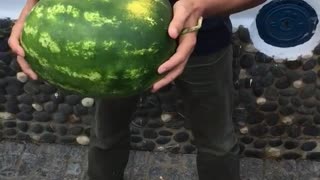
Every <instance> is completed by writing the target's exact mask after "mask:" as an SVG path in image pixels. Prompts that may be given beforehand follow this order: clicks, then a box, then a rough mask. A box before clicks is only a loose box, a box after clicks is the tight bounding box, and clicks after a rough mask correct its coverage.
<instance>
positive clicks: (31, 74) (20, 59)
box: [17, 56, 38, 80]
mask: <svg viewBox="0 0 320 180" xmlns="http://www.w3.org/2000/svg"><path fill="white" fill-rule="evenodd" d="M17 62H18V64H19V66H20V67H21V69H22V71H23V72H24V73H26V75H28V76H29V77H30V78H31V79H33V80H36V79H37V78H38V76H37V74H36V73H35V72H34V71H33V70H32V69H31V68H30V66H29V64H28V63H27V62H26V60H25V59H24V58H23V57H21V56H17Z"/></svg>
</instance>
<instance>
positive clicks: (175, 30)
mask: <svg viewBox="0 0 320 180" xmlns="http://www.w3.org/2000/svg"><path fill="white" fill-rule="evenodd" d="M265 1H266V0H178V1H177V2H176V3H175V4H174V6H173V19H172V21H171V23H170V25H169V29H168V33H169V35H170V37H171V38H173V39H179V46H178V48H177V50H176V53H175V54H174V55H172V56H171V57H170V58H169V59H168V60H167V61H166V62H165V63H163V64H162V65H160V66H159V68H158V73H159V74H162V73H166V75H165V76H164V78H162V79H161V80H159V81H158V82H156V83H155V84H154V85H153V87H152V92H155V91H157V90H159V89H160V88H162V87H163V86H166V85H167V84H169V83H170V82H172V81H173V80H174V79H176V78H177V77H178V76H179V75H180V74H181V73H182V72H183V70H184V67H185V65H186V63H187V60H188V59H189V57H190V55H191V53H192V51H193V49H194V46H195V45H196V41H197V35H196V33H195V32H191V33H187V34H183V35H181V31H182V30H183V29H184V28H188V27H192V26H195V25H196V24H197V22H198V19H199V18H200V17H201V16H226V15H229V14H232V13H236V12H239V11H243V10H246V9H249V8H252V7H255V6H257V5H259V4H262V3H263V2H265ZM213 41H214V39H213Z"/></svg>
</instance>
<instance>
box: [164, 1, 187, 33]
mask: <svg viewBox="0 0 320 180" xmlns="http://www.w3.org/2000/svg"><path fill="white" fill-rule="evenodd" d="M190 15H191V11H190V10H189V9H188V8H186V7H185V6H184V5H183V4H182V3H180V2H179V1H177V2H176V3H175V4H174V6H173V18H172V21H171V23H170V25H169V30H168V32H169V35H170V37H171V38H173V39H176V38H177V37H178V36H179V34H180V32H181V31H182V29H183V28H184V25H185V22H186V21H187V19H188V17H189V16H190Z"/></svg>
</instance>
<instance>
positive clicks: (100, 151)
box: [88, 96, 139, 180]
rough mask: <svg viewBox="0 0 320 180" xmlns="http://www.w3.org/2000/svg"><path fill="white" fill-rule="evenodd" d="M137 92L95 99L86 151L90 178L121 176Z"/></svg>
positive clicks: (108, 179) (105, 179)
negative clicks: (122, 96) (132, 95)
mask: <svg viewBox="0 0 320 180" xmlns="http://www.w3.org/2000/svg"><path fill="white" fill-rule="evenodd" d="M138 98H139V97H138V96H134V97H128V98H121V99H101V100H97V103H96V113H95V118H94V120H93V121H92V124H91V134H90V136H91V137H90V147H89V155H88V176H89V179H90V180H122V179H123V174H124V170H125V167H126V164H127V162H128V158H129V150H130V130H129V123H130V120H131V116H132V114H133V112H134V111H135V109H136V103H137V100H138Z"/></svg>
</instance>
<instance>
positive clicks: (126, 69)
mask: <svg viewBox="0 0 320 180" xmlns="http://www.w3.org/2000/svg"><path fill="white" fill-rule="evenodd" d="M171 19H172V7H171V5H170V3H169V1H167V0H83V1H73V0H41V1H39V2H38V3H37V4H36V6H35V7H34V8H33V9H32V10H31V12H30V13H29V14H28V16H27V18H26V21H25V24H24V29H23V32H22V36H21V45H22V47H23V48H24V50H25V53H26V60H27V62H28V63H29V64H30V66H31V68H32V69H33V70H34V71H35V72H36V73H37V74H38V75H39V77H40V78H41V79H43V80H44V81H47V82H49V83H51V84H53V85H55V86H57V87H58V88H61V89H64V90H67V91H71V92H74V93H77V94H80V95H86V96H94V97H124V96H130V95H134V94H138V93H140V92H142V91H144V90H146V89H148V88H149V87H150V86H151V85H152V84H153V83H154V82H155V81H157V80H158V79H159V78H161V76H160V75H159V74H158V73H157V68H158V67H159V65H160V64H162V63H163V62H164V61H166V60H167V59H168V58H169V57H170V56H172V54H173V53H174V52H175V50H176V41H175V40H173V39H171V38H170V37H169V35H168V26H169V23H170V21H171Z"/></svg>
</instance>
